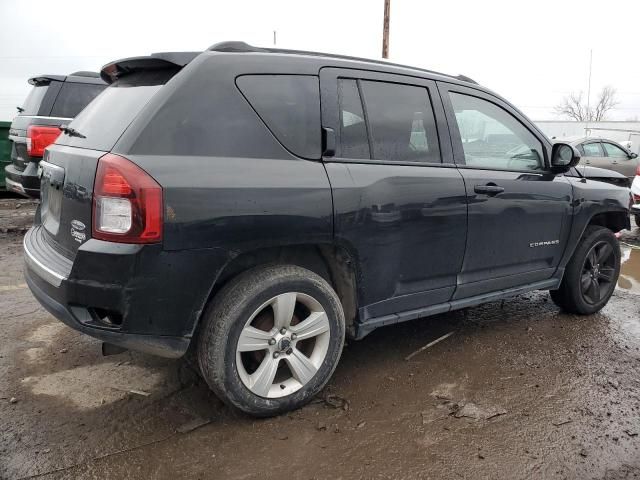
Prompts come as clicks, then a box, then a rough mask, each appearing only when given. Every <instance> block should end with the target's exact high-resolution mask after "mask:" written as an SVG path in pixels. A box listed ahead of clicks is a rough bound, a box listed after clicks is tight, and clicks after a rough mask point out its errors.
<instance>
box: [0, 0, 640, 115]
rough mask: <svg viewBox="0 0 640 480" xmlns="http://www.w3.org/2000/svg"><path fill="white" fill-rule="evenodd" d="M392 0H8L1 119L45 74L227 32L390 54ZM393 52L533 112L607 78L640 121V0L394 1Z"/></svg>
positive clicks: (204, 42)
mask: <svg viewBox="0 0 640 480" xmlns="http://www.w3.org/2000/svg"><path fill="white" fill-rule="evenodd" d="M383 3H384V0H353V1H350V0H321V1H313V2H311V1H304V0H298V1H290V0H281V1H279V0H271V1H267V0H262V1H260V0H253V1H249V0H235V1H234V0H227V1H220V0H206V1H204V0H180V1H179V2H176V1H175V0H174V1H164V0H155V1H148V0H126V1H125V0H109V1H95V0H64V1H63V2H52V1H50V0H46V1H45V0H0V120H11V118H12V117H13V116H14V115H15V113H16V110H15V107H16V106H17V105H21V104H22V102H23V100H24V98H25V97H26V95H27V94H28V93H29V89H30V86H29V85H28V84H27V79H28V78H29V77H31V76H35V75H40V74H67V73H71V72H73V71H77V70H99V69H100V67H101V66H102V65H104V64H105V63H107V62H109V61H112V60H115V59H118V58H124V57H131V56H138V55H147V54H149V53H152V52H160V51H185V50H189V51H197V50H204V49H206V48H207V47H209V46H210V45H212V44H214V43H216V42H219V41H224V40H243V41H246V42H247V43H250V44H253V45H257V46H272V45H273V31H274V30H275V31H276V32H277V34H276V43H277V46H278V47H279V48H292V49H300V50H314V51H322V52H330V53H339V54H346V55H355V56H361V57H367V58H380V57H381V50H382V17H383ZM390 25H391V26H390V47H389V60H390V61H393V62H397V63H403V64H407V65H413V66H417V67H422V68H428V69H431V70H436V71H440V72H443V73H449V74H464V75H467V76H469V77H471V78H473V79H474V80H476V81H477V82H479V83H480V84H482V85H484V86H486V87H488V88H490V89H492V90H494V91H495V92H497V93H499V94H501V95H502V96H504V97H506V98H507V99H508V100H509V101H511V102H512V103H514V104H515V105H516V106H517V107H519V108H520V109H521V110H523V111H524V112H525V113H526V114H527V115H528V116H529V117H531V118H532V119H533V120H555V119H561V117H558V116H557V115H556V114H555V113H554V111H553V107H554V106H555V105H557V104H558V103H560V102H561V101H562V98H563V97H564V96H567V95H569V94H570V93H571V92H579V91H583V92H584V94H585V95H586V92H587V88H588V78H589V52H590V50H592V51H593V67H592V81H591V98H592V99H595V97H596V96H597V93H598V92H599V91H600V90H601V89H602V87H604V86H605V85H611V86H612V87H614V88H615V89H616V90H617V99H618V101H619V105H618V106H617V108H616V109H615V110H614V111H612V112H611V113H610V114H609V116H608V119H609V120H634V119H635V120H638V119H640V45H639V43H640V42H639V37H638V28H639V26H640V2H639V1H637V0H626V1H621V0H609V1H607V2H603V1H602V0H599V1H597V2H596V1H591V0H586V1H585V0H580V1H578V0H554V1H550V0H535V1H533V0H529V1H526V2H525V1H519V0H511V1H498V0H481V1H479V0H448V1H445V2H442V1H438V2H434V1H424V0H423V1H420V0H391V24H390Z"/></svg>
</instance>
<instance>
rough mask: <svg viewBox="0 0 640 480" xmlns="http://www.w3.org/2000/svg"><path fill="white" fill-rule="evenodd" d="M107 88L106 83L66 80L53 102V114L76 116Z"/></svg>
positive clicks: (56, 115) (55, 115) (66, 116)
mask: <svg viewBox="0 0 640 480" xmlns="http://www.w3.org/2000/svg"><path fill="white" fill-rule="evenodd" d="M105 88H106V85H97V84H92V83H73V82H65V83H64V84H63V85H62V88H61V89H60V93H58V96H57V97H56V101H55V102H54V104H53V109H52V110H51V116H52V117H64V118H74V117H75V116H76V115H78V114H79V113H80V112H81V111H82V110H83V109H84V107H86V106H87V105H89V103H91V101H92V100H93V99H94V98H96V97H97V96H98V94H99V93H100V92H102V90H104V89H105Z"/></svg>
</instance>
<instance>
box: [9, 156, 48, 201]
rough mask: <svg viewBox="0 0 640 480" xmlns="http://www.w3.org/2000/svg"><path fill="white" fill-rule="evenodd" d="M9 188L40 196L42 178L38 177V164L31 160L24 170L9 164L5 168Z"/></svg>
mask: <svg viewBox="0 0 640 480" xmlns="http://www.w3.org/2000/svg"><path fill="white" fill-rule="evenodd" d="M4 174H5V184H6V186H7V190H10V191H12V192H16V193H20V194H22V195H27V196H30V197H34V198H40V179H39V178H38V164H37V163H35V162H29V164H28V165H27V167H26V168H25V169H24V171H22V172H21V171H20V170H18V169H17V168H16V167H15V165H13V164H9V165H7V166H6V167H5V168H4Z"/></svg>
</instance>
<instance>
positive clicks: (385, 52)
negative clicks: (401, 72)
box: [382, 0, 391, 58]
mask: <svg viewBox="0 0 640 480" xmlns="http://www.w3.org/2000/svg"><path fill="white" fill-rule="evenodd" d="M390 4H391V0H384V23H383V24H382V58H389V17H390V16H391V15H390V10H391V5H390Z"/></svg>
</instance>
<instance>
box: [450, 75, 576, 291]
mask: <svg viewBox="0 0 640 480" xmlns="http://www.w3.org/2000/svg"><path fill="white" fill-rule="evenodd" d="M439 87H440V91H441V96H442V99H443V102H444V106H445V110H446V113H447V118H448V121H449V127H450V131H451V138H452V142H453V152H454V158H455V162H456V164H457V165H458V168H459V170H460V172H461V173H462V176H463V177H464V181H465V185H466V194H467V203H468V212H469V213H468V231H467V246H466V253H465V257H464V262H463V265H462V270H461V273H460V275H459V278H458V288H457V290H456V292H455V295H454V299H461V298H466V297H472V296H475V295H481V294H484V293H487V292H494V291H499V290H501V289H505V288H512V287H517V286H521V285H530V284H534V283H536V282H543V281H545V280H548V279H550V278H551V277H552V276H553V274H554V272H555V270H556V267H557V266H558V264H559V262H560V258H561V256H562V254H563V251H564V248H565V242H566V239H567V236H568V233H569V229H570V224H571V222H570V218H571V217H570V212H571V209H572V206H571V204H572V189H571V185H570V184H569V181H568V180H567V179H566V178H565V177H564V176H562V175H554V174H552V173H551V172H550V170H549V155H550V153H551V144H550V143H549V141H548V140H546V138H545V137H544V136H543V135H542V134H541V133H540V132H539V130H537V129H536V128H535V127H534V126H533V125H532V124H531V123H530V122H529V121H528V120H527V119H526V118H525V117H524V116H522V115H521V114H520V113H519V112H517V111H516V110H515V109H514V108H512V107H511V106H510V105H508V104H507V103H506V102H504V101H502V100H500V99H498V98H497V97H494V96H493V95H490V94H488V93H485V92H482V91H480V90H476V89H473V88H468V87H463V86H458V85H454V84H448V83H439Z"/></svg>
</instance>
